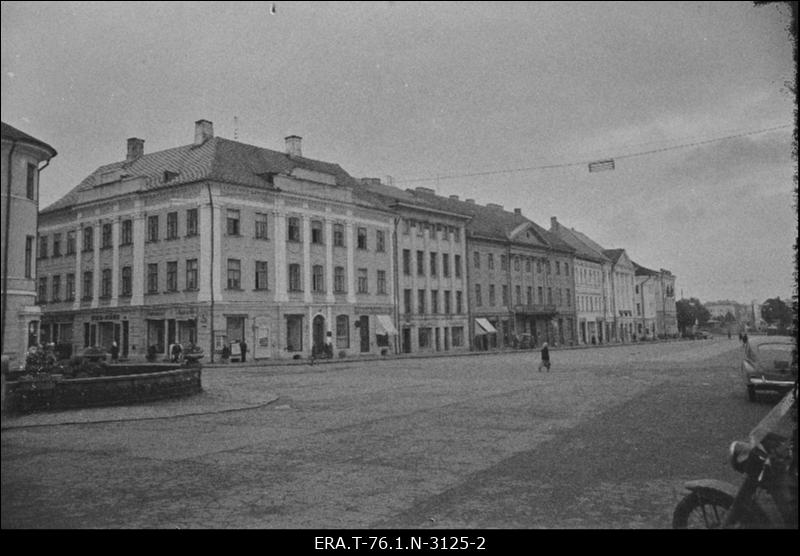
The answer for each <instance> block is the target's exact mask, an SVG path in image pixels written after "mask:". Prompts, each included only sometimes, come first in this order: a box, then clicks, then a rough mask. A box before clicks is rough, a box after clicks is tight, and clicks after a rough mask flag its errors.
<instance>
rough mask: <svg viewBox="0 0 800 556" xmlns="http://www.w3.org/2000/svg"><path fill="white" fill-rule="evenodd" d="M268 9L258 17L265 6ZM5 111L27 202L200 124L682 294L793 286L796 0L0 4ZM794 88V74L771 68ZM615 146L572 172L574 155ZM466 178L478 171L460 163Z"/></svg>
mask: <svg viewBox="0 0 800 556" xmlns="http://www.w3.org/2000/svg"><path fill="white" fill-rule="evenodd" d="M273 5H274V7H275V9H274V11H275V13H274V14H273V13H271V11H272V10H271V7H272V6H273ZM1 9H2V119H3V121H4V122H6V123H7V124H10V125H12V126H14V127H16V128H18V129H20V130H21V131H24V132H26V133H29V134H31V135H33V136H34V137H37V138H38V139H41V140H43V141H45V142H47V143H49V144H50V145H52V146H53V147H54V148H55V149H56V150H57V151H58V155H57V156H56V157H55V158H54V159H53V160H52V162H51V164H50V166H49V167H48V168H47V169H46V170H45V171H44V172H43V173H42V177H41V184H40V188H41V193H40V195H41V201H40V204H41V206H42V207H45V206H47V205H49V204H51V203H52V202H54V201H56V200H57V199H59V198H60V197H61V196H62V195H64V194H65V193H66V192H67V191H69V190H70V189H71V188H72V187H74V186H75V185H77V184H78V183H79V182H80V181H81V180H82V179H83V178H85V177H86V176H87V175H89V174H90V173H91V172H93V171H94V170H95V169H96V168H97V167H99V166H101V165H103V164H108V163H111V162H116V161H120V160H123V159H124V158H125V152H126V141H127V139H128V138H129V137H140V138H143V139H144V140H145V152H155V151H159V150H163V149H167V148H172V147H175V146H180V145H186V144H189V143H191V142H192V141H193V139H194V122H195V121H196V120H199V119H207V120H210V121H212V122H213V123H214V132H215V135H217V136H221V137H226V138H229V139H238V140H239V141H242V142H244V143H249V144H253V145H257V146H260V147H265V148H270V149H274V150H279V151H282V150H284V137H286V136H287V135H293V134H294V135H300V136H302V137H303V154H304V156H307V157H309V158H315V159H319V160H324V161H328V162H335V163H338V164H340V165H341V166H342V167H343V168H344V169H345V170H347V171H348V172H349V173H350V174H351V175H353V176H354V177H381V178H385V177H386V176H391V177H392V179H393V180H394V183H395V185H397V186H399V187H403V188H411V187H417V186H423V187H430V188H433V189H435V190H436V191H437V192H438V193H440V194H442V195H459V196H460V197H461V198H462V199H463V198H472V199H475V201H476V202H478V203H480V204H486V203H490V202H491V203H498V204H501V205H503V206H504V207H505V208H506V209H507V210H513V209H514V208H521V209H522V212H523V214H525V215H526V216H527V217H528V218H530V219H532V220H533V221H534V222H536V223H538V224H539V225H541V226H544V227H545V228H549V227H550V219H551V217H556V218H557V219H558V221H559V222H560V224H561V225H563V226H567V227H571V228H575V229H576V230H578V231H580V232H583V233H584V234H586V235H588V236H589V237H591V238H592V239H594V240H595V241H596V242H598V243H600V244H601V245H603V246H604V247H606V248H608V249H614V248H624V249H625V250H626V252H627V253H628V255H629V256H630V257H631V258H632V259H633V260H634V261H636V262H637V263H639V264H641V265H643V266H646V267H648V268H652V269H659V268H665V269H668V270H670V271H671V272H672V273H673V274H675V275H676V276H677V280H676V290H677V293H678V296H679V297H681V296H683V297H687V298H688V297H690V296H691V297H697V298H699V299H700V300H701V301H703V302H709V301H714V300H722V299H731V300H737V301H741V302H747V301H750V300H758V301H763V300H765V299H767V298H772V297H776V296H779V297H781V298H782V299H786V298H789V297H791V295H792V294H793V292H794V291H796V290H795V277H794V275H793V271H794V268H795V264H794V255H793V244H794V241H795V238H796V236H797V218H796V205H795V195H794V187H795V183H796V182H795V180H796V169H797V161H796V159H795V158H794V157H793V148H794V139H793V133H794V121H795V106H796V99H795V94H794V92H793V84H794V83H795V73H794V71H795V70H794V66H795V64H794V61H793V58H792V52H793V39H792V37H791V35H790V33H789V31H788V28H789V24H790V10H789V7H788V6H786V5H784V4H781V3H778V4H770V5H765V6H754V5H753V3H752V2H657V3H656V2H652V3H651V2H620V3H617V2H530V3H529V2H509V3H504V2H442V3H439V2H354V3H349V2H331V3H328V2H319V3H318V2H281V1H276V2H119V3H117V2H61V1H59V2H52V3H51V2H2V8H1ZM787 82H788V83H789V84H790V85H791V86H790V87H787V86H786V83H787ZM604 159H614V162H615V164H614V169H613V170H608V171H603V172H589V171H588V165H587V163H588V162H591V161H595V160H604ZM475 174H479V175H475Z"/></svg>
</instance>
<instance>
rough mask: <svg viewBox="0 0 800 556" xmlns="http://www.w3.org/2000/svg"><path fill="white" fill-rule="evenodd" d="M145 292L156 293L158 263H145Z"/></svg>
mask: <svg viewBox="0 0 800 556" xmlns="http://www.w3.org/2000/svg"><path fill="white" fill-rule="evenodd" d="M147 293H158V263H151V264H148V265H147Z"/></svg>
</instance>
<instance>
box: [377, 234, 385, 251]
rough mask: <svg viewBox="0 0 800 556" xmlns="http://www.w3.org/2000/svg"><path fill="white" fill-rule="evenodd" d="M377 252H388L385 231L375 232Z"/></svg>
mask: <svg viewBox="0 0 800 556" xmlns="http://www.w3.org/2000/svg"><path fill="white" fill-rule="evenodd" d="M375 250H376V251H377V252H378V253H383V252H385V251H386V232H384V231H383V230H378V231H377V232H375Z"/></svg>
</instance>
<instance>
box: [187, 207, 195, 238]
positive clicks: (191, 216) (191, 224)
mask: <svg viewBox="0 0 800 556" xmlns="http://www.w3.org/2000/svg"><path fill="white" fill-rule="evenodd" d="M186 235H187V236H196V235H197V209H196V208H194V209H187V210H186Z"/></svg>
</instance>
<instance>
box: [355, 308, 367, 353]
mask: <svg viewBox="0 0 800 556" xmlns="http://www.w3.org/2000/svg"><path fill="white" fill-rule="evenodd" d="M358 329H359V330H360V333H361V353H367V352H368V351H369V317H368V316H362V317H360V318H359V319H358Z"/></svg>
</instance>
